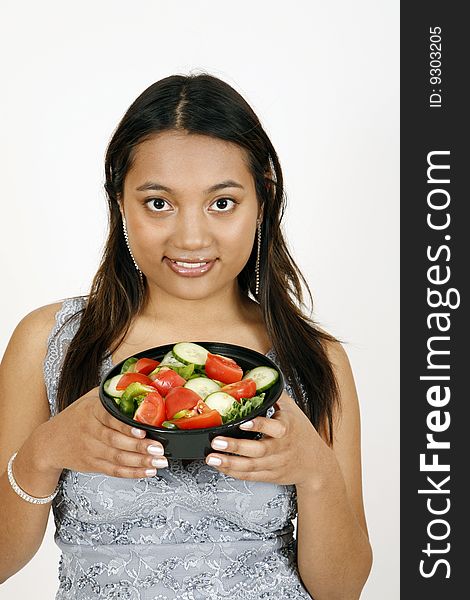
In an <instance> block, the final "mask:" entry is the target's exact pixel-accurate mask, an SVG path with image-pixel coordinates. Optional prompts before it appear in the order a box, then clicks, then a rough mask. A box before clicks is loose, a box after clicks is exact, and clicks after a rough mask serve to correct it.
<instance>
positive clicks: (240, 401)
mask: <svg viewBox="0 0 470 600" xmlns="http://www.w3.org/2000/svg"><path fill="white" fill-rule="evenodd" d="M278 378H279V373H278V371H277V370H276V369H273V368H271V367H266V366H259V367H255V368H253V369H250V370H248V371H247V372H246V373H243V369H242V368H241V367H240V365H238V364H237V362H236V361H235V360H233V359H232V358H229V357H227V356H222V355H221V354H212V353H211V352H209V351H208V350H207V349H206V348H203V347H202V346H200V345H199V344H195V343H193V342H178V343H177V344H175V345H174V346H173V348H172V349H171V350H170V351H169V352H168V353H167V354H165V356H164V357H163V358H162V360H161V361H160V362H159V361H157V360H153V359H152V358H136V357H131V358H128V359H127V360H126V361H125V362H124V364H123V366H122V369H121V373H120V374H119V375H115V376H114V377H111V378H109V379H107V380H106V381H105V382H104V384H103V389H104V391H105V393H106V394H107V395H108V396H110V397H111V398H113V400H114V401H115V403H116V404H117V405H118V406H119V409H120V411H121V412H122V413H123V414H125V415H127V416H129V417H131V418H132V419H134V420H135V421H137V422H139V423H145V424H147V425H153V426H155V427H163V428H166V429H201V428H205V427H217V426H218V425H222V424H225V423H230V422H231V421H235V420H236V419H239V418H241V417H245V416H247V415H249V414H250V413H252V412H253V411H254V410H255V409H256V408H257V407H258V406H260V405H261V404H262V403H263V401H264V397H265V392H266V390H267V389H269V388H270V387H271V386H272V385H274V383H276V381H277V380H278Z"/></svg>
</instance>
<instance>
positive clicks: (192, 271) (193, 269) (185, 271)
mask: <svg viewBox="0 0 470 600" xmlns="http://www.w3.org/2000/svg"><path fill="white" fill-rule="evenodd" d="M216 260H217V259H212V260H207V261H197V262H196V261H179V260H173V259H171V258H168V257H167V256H165V259H164V262H166V263H167V264H168V265H169V267H170V268H171V270H172V271H173V272H174V273H177V274H178V275H183V276H185V277H188V276H189V277H195V276H197V275H203V274H204V273H207V272H208V271H210V270H211V268H212V267H213V265H214V263H215V261H216Z"/></svg>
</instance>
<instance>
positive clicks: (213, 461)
mask: <svg viewBox="0 0 470 600" xmlns="http://www.w3.org/2000/svg"><path fill="white" fill-rule="evenodd" d="M221 463H222V461H221V460H220V458H217V456H211V457H210V458H209V459H208V460H207V464H208V465H212V466H214V467H215V466H216V465H220V464H221Z"/></svg>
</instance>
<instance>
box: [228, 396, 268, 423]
mask: <svg viewBox="0 0 470 600" xmlns="http://www.w3.org/2000/svg"><path fill="white" fill-rule="evenodd" d="M265 395H266V394H265V392H261V394H258V395H257V396H253V398H242V399H241V400H240V402H239V401H238V400H234V401H233V404H232V406H231V407H230V409H229V411H228V412H227V414H225V415H223V416H222V423H224V424H225V423H228V422H230V421H235V420H236V419H240V418H242V417H247V416H248V415H249V414H251V413H252V412H253V411H254V410H255V409H256V408H258V406H261V404H263V402H264V397H265Z"/></svg>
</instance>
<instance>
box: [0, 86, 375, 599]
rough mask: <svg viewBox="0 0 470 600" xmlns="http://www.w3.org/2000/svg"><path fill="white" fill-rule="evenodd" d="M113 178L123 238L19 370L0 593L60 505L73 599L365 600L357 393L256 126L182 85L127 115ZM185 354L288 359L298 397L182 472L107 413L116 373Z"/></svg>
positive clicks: (38, 326)
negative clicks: (126, 364)
mask: <svg viewBox="0 0 470 600" xmlns="http://www.w3.org/2000/svg"><path fill="white" fill-rule="evenodd" d="M105 170H106V183H105V188H106V192H107V195H108V201H109V211H110V231H109V238H108V241H107V244H106V247H105V250H104V255H103V260H102V263H101V265H100V268H99V270H98V272H97V274H96V276H95V278H94V280H93V283H92V287H91V290H90V294H89V295H88V296H86V297H76V298H66V299H65V300H64V301H63V302H59V303H57V304H51V305H48V306H44V307H41V308H39V309H37V310H35V311H33V312H32V313H30V314H29V315H27V316H26V317H25V318H24V319H23V320H22V321H21V322H20V324H19V325H18V326H17V328H16V329H15V331H14V333H13V335H12V338H11V340H10V343H9V345H8V347H7V350H6V352H5V356H4V358H3V362H2V366H1V389H2V390H3V394H2V415H3V419H2V420H1V421H0V435H1V438H2V450H1V453H2V454H1V464H2V467H3V469H4V473H3V474H2V477H1V488H0V490H1V502H2V506H3V519H2V520H1V524H0V536H1V537H0V541H1V544H2V547H3V548H8V549H9V551H8V552H7V553H2V559H1V569H0V577H1V580H2V581H4V580H5V579H7V578H8V577H10V576H11V575H13V574H14V573H16V572H17V571H19V570H20V569H21V568H22V567H23V566H24V565H25V564H26V563H27V562H28V561H29V560H30V559H31V557H32V556H33V555H34V553H35V552H36V550H37V549H38V548H39V546H40V544H41V542H42V539H43V536H44V529H45V526H46V523H47V519H48V513H49V508H50V506H51V502H52V507H53V512H54V518H55V523H56V527H57V530H56V534H55V541H56V543H57V544H58V545H59V547H60V548H61V550H62V555H61V559H60V565H59V581H60V586H59V590H58V592H57V596H56V598H57V599H60V600H65V599H68V598H74V599H85V598H86V599H88V598H130V599H142V600H143V599H150V598H161V599H164V598H187V599H192V598H214V599H216V598H256V599H258V598H280V599H284V598H309V597H313V598H315V600H331V599H333V598H342V599H348V600H352V599H354V598H359V596H360V593H361V590H362V588H363V586H364V583H365V581H366V579H367V577H368V574H369V571H370V568H371V562H372V553H371V547H370V544H369V540H368V532H367V525H366V520H365V516H364V508H363V501H362V489H361V458H360V418H359V407H358V399H357V395H356V391H355V385H354V379H353V375H352V372H351V368H350V365H349V361H348V358H347V355H346V353H345V351H344V349H343V347H342V346H341V344H340V343H339V342H338V341H337V340H336V339H335V338H334V337H333V336H332V335H330V334H328V333H327V332H325V331H323V330H322V329H320V328H319V327H317V326H316V324H315V323H314V321H313V320H311V319H309V318H308V317H307V316H305V315H304V314H303V313H302V311H301V309H300V308H299V307H300V305H301V304H302V303H303V296H302V288H301V284H300V279H302V281H303V282H304V284H305V286H306V288H307V290H308V285H307V284H306V282H305V279H304V278H303V277H302V275H301V274H300V272H299V270H298V268H297V267H296V265H295V263H294V261H293V259H292V257H291V256H290V254H289V251H288V249H287V246H286V243H285V241H284V238H283V235H282V231H281V220H282V216H283V212H284V191H283V179H282V172H281V168H280V165H279V161H278V157H277V155H276V152H275V150H274V148H273V147H272V145H271V143H270V141H269V139H268V137H267V135H266V133H265V132H264V130H263V128H262V127H261V125H260V122H259V120H258V118H257V117H256V115H255V114H254V112H253V111H252V109H251V108H250V107H249V106H248V104H247V103H246V102H245V101H244V99H243V98H242V97H241V96H240V95H239V94H238V93H237V92H236V91H235V90H234V89H232V88H231V87H230V86H229V85H227V84H226V83H224V82H222V81H220V80H219V79H217V78H215V77H212V76H211V75H208V74H199V75H191V76H187V77H186V76H180V75H178V76H171V77H167V78H165V79H163V80H161V81H158V82H157V83H155V84H153V85H151V86H150V87H149V88H148V89H147V90H145V91H144V92H143V93H142V94H141V95H140V96H139V97H138V98H137V99H136V100H135V101H134V103H133V104H132V105H131V106H130V108H129V109H128V111H127V113H126V114H125V115H124V117H123V119H122V120H121V122H120V124H119V126H118V127H117V129H116V131H115V132H114V135H113V137H112V139H111V142H110V144H109V146H108V149H107V154H106V164H105ZM181 263H183V264H181ZM184 263H186V264H184ZM195 263H204V264H199V266H196V267H195V266H194V264H195ZM191 269H192V270H191ZM308 293H309V294H310V291H309V290H308ZM310 299H311V294H310ZM181 340H191V341H194V342H197V341H203V340H214V341H223V342H228V343H234V344H238V345H242V346H246V347H248V348H253V349H254V350H257V351H259V352H261V353H264V354H267V355H270V356H271V358H272V359H273V360H274V361H275V362H276V363H277V364H278V365H279V367H280V368H281V370H282V372H283V374H284V376H285V378H286V389H285V391H284V392H283V394H282V395H281V397H280V399H279V400H278V402H277V403H276V405H275V412H274V414H273V415H272V417H271V418H267V417H256V418H255V419H253V421H252V430H253V431H257V432H260V433H262V434H263V435H262V436H261V437H260V439H256V440H235V439H231V438H230V437H224V436H221V437H220V436H219V437H218V438H215V439H214V441H213V448H214V451H213V452H211V454H209V456H207V457H206V459H205V460H196V461H182V460H172V459H170V460H168V459H167V458H165V457H164V456H163V448H162V446H161V445H160V444H159V443H158V442H155V441H152V440H149V439H146V437H145V432H144V431H142V430H140V429H138V428H131V427H129V426H127V425H125V424H123V423H121V422H120V421H118V420H117V419H115V418H114V417H112V416H111V415H109V414H108V413H107V412H106V411H105V410H104V409H103V407H102V405H101V403H100V401H99V397H98V387H97V386H98V385H99V382H100V380H101V378H102V376H103V374H104V373H105V372H106V370H107V369H109V368H110V366H111V365H112V364H113V363H114V364H115V363H117V362H119V361H121V360H122V359H124V358H126V357H128V356H131V355H133V354H135V353H137V352H139V351H142V350H145V349H147V348H150V347H153V346H158V345H162V344H168V343H174V342H176V341H181ZM26 355H27V356H28V357H29V360H30V362H29V364H28V369H24V368H21V369H19V370H18V369H16V368H15V367H16V365H17V364H19V363H20V364H24V362H23V361H24V357H25V356H26ZM18 390H21V402H13V401H12V400H13V399H15V398H17V396H18ZM340 417H341V418H340ZM217 442H219V444H218V445H217ZM7 465H8V467H9V468H8V469H7ZM26 494H28V495H26ZM35 498H45V500H44V501H43V503H40V502H41V501H39V500H35ZM296 515H297V516H298V521H297V540H295V539H294V537H293V524H292V519H293V518H294V517H295V516H296Z"/></svg>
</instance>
